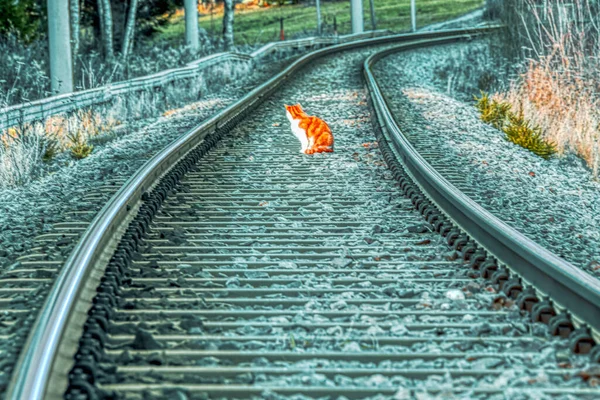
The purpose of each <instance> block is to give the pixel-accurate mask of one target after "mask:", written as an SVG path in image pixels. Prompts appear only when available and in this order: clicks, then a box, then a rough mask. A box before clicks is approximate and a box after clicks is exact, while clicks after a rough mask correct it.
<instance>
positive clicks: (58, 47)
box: [47, 0, 73, 94]
mask: <svg viewBox="0 0 600 400" xmlns="http://www.w3.org/2000/svg"><path fill="white" fill-rule="evenodd" d="M47 5H48V42H49V43H48V44H49V50H50V87H51V89H52V93H53V94H56V93H70V92H72V91H73V64H72V61H71V32H70V31H69V1H68V0H48V4H47Z"/></svg>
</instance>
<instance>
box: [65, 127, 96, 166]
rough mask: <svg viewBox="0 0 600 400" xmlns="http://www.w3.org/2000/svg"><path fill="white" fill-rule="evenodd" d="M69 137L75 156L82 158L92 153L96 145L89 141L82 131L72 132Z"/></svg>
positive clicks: (72, 153)
mask: <svg viewBox="0 0 600 400" xmlns="http://www.w3.org/2000/svg"><path fill="white" fill-rule="evenodd" d="M67 137H68V139H69V141H70V142H71V156H72V157H73V158H75V159H76V160H81V159H83V158H86V157H87V156H89V155H90V154H92V151H93V150H94V146H92V145H91V144H88V143H87V141H86V140H85V138H84V137H83V135H82V134H81V131H77V132H75V133H70V134H69V135H68V136H67Z"/></svg>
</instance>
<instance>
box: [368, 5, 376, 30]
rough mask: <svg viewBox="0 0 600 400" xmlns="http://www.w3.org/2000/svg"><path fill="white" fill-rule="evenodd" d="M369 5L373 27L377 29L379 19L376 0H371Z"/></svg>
mask: <svg viewBox="0 0 600 400" xmlns="http://www.w3.org/2000/svg"><path fill="white" fill-rule="evenodd" d="M369 7H370V8H371V28H372V29H373V30H374V31H376V30H377V21H376V20H375V4H374V0H369Z"/></svg>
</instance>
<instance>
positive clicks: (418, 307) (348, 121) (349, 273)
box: [98, 49, 593, 400]
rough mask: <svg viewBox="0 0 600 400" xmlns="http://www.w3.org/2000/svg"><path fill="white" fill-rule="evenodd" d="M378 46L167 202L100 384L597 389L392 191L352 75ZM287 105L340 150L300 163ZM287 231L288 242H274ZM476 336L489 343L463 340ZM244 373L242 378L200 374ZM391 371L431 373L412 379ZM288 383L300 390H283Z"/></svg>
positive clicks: (288, 91)
mask: <svg viewBox="0 0 600 400" xmlns="http://www.w3.org/2000/svg"><path fill="white" fill-rule="evenodd" d="M373 51H374V49H368V50H361V51H352V52H346V53H343V54H339V55H336V56H335V57H327V58H325V59H321V60H318V61H316V62H314V63H312V64H311V66H310V68H307V69H306V70H305V71H303V72H302V73H299V74H298V75H297V76H295V77H294V78H293V79H290V80H289V81H288V83H287V85H286V86H285V87H284V88H282V90H280V91H278V92H277V93H276V94H274V95H273V97H272V98H271V99H269V100H267V101H265V103H264V104H263V105H261V107H260V108H259V109H258V110H256V112H255V113H252V114H251V115H250V116H249V117H247V118H246V119H245V120H243V121H241V122H240V123H239V124H238V125H237V127H236V128H235V129H233V131H232V132H231V133H230V134H228V135H227V136H226V137H224V138H223V139H222V140H221V142H220V143H219V144H217V145H216V146H215V148H213V149H212V150H211V151H210V152H209V153H208V154H206V155H205V156H204V158H203V161H202V162H201V163H200V165H199V168H198V169H197V170H195V171H193V172H190V174H188V175H187V176H186V177H184V178H183V179H182V181H181V183H180V185H179V186H178V188H177V191H174V192H173V193H172V194H170V195H169V196H168V197H167V199H166V200H165V202H164V203H163V205H162V208H161V210H160V211H159V212H158V213H157V215H156V216H155V219H154V221H153V223H152V226H151V229H150V230H149V233H148V237H147V239H146V244H145V246H142V247H141V248H140V249H139V250H138V253H137V254H135V255H134V260H135V262H134V263H133V264H132V271H131V272H132V273H131V279H132V281H131V284H130V285H129V286H128V287H127V288H126V290H124V297H125V299H126V301H127V303H126V304H123V305H122V309H121V310H119V311H118V312H116V313H115V314H114V315H113V316H112V319H111V325H110V329H109V333H110V336H111V338H117V337H120V342H119V343H112V345H113V346H114V347H112V348H113V349H114V351H112V352H111V353H110V357H111V359H110V360H111V362H114V364H115V365H116V366H118V368H113V369H110V368H108V370H110V371H115V370H116V371H117V372H116V373H112V372H111V373H108V374H107V375H106V376H103V377H101V378H98V381H99V384H100V385H103V386H104V387H105V388H106V387H107V388H108V390H115V391H116V392H117V393H118V394H120V395H122V397H123V398H125V399H132V400H133V399H135V400H141V399H155V398H156V399H159V398H165V397H167V396H168V394H166V389H165V388H171V389H172V390H179V388H180V387H181V388H182V389H181V390H180V392H179V393H178V394H177V395H172V396H171V397H176V396H179V397H180V398H190V399H194V398H203V396H206V393H202V391H201V390H197V391H196V392H194V390H189V391H188V390H186V389H185V387H186V384H189V383H191V382H194V383H196V384H207V385H222V386H223V387H225V386H227V387H228V388H229V389H231V387H232V386H235V385H248V386H249V388H251V389H253V390H256V389H257V388H258V389H259V390H261V389H262V390H263V392H262V393H261V394H260V396H258V395H256V396H254V398H268V399H284V398H311V396H310V395H308V394H306V393H310V392H309V391H308V389H309V388H315V387H317V388H319V387H322V388H329V389H333V390H334V391H335V390H338V391H339V393H336V394H335V395H332V396H330V397H326V396H325V395H323V396H322V397H319V398H340V399H341V398H346V397H344V396H346V394H347V393H348V391H344V392H342V390H348V388H350V389H349V391H352V390H354V391H356V392H357V393H358V391H359V390H361V389H362V390H364V389H369V388H376V390H379V391H382V392H385V393H391V395H385V396H384V395H383V394H382V395H380V396H379V397H378V398H382V399H383V398H386V399H387V398H395V399H404V398H406V399H410V398H423V399H428V398H465V399H466V398H468V399H490V398H492V399H498V400H500V399H507V398H509V399H528V398H539V399H543V398H550V396H545V395H544V394H536V393H535V391H540V390H542V389H548V388H558V389H560V390H563V389H564V390H566V391H568V390H570V389H573V390H579V389H581V390H584V389H589V388H591V384H589V383H588V382H586V381H585V380H584V379H583V378H582V377H583V375H580V374H579V373H580V372H581V371H582V370H581V369H580V368H585V367H586V362H587V360H588V359H587V358H586V357H585V356H579V355H574V354H571V353H570V351H569V349H568V340H565V339H561V338H557V337H551V336H550V334H549V333H548V329H547V326H546V325H543V324H539V323H538V324H535V323H532V322H531V320H530V318H528V316H527V315H524V314H523V313H521V312H520V311H519V310H518V307H517V306H516V305H515V304H514V302H513V301H510V300H509V299H506V298H503V299H504V300H506V301H505V302H502V301H500V302H496V299H497V298H498V297H499V296H501V295H500V294H499V293H497V291H496V289H495V288H494V287H493V285H491V284H490V283H489V282H486V281H484V280H483V279H481V278H474V279H472V278H471V277H470V276H469V272H470V271H469V269H468V268H466V266H465V265H464V263H463V261H462V260H461V259H457V254H456V253H454V252H452V251H450V249H449V248H448V246H447V245H446V243H445V242H444V240H443V238H442V237H441V236H440V235H438V234H437V233H435V232H433V229H432V227H431V226H430V225H428V224H426V223H425V222H424V220H423V217H422V216H421V215H419V213H417V212H416V210H415V209H414V207H413V206H412V204H411V203H410V202H409V201H408V200H407V199H406V198H405V197H403V196H402V194H401V191H400V189H399V188H398V185H397V182H396V181H395V180H394V179H393V176H392V175H391V173H390V170H389V169H387V168H386V166H385V164H384V162H383V157H382V154H381V152H380V151H379V149H378V144H377V143H376V142H375V135H374V132H373V128H372V125H371V122H370V118H371V116H370V114H369V111H368V107H367V103H366V92H365V90H364V88H363V83H362V80H361V61H363V60H364V59H365V57H366V56H367V55H368V54H369V53H371V52H373ZM295 102H300V103H301V104H302V105H303V107H304V108H305V109H306V110H307V112H309V113H311V114H315V115H318V116H320V117H322V118H323V119H325V120H326V121H327V122H328V124H330V126H331V128H332V131H333V132H334V135H335V152H334V153H328V154H315V155H313V156H310V157H308V156H305V155H303V154H299V153H298V150H299V145H298V143H297V141H296V139H295V138H294V137H293V136H292V134H291V132H290V130H289V123H287V121H286V120H285V117H284V109H283V104H290V103H292V104H293V103H295ZM217 192H218V194H219V197H213V196H215V195H216V194H217ZM249 193H251V194H249ZM348 201H350V202H352V203H353V202H357V203H358V204H349V205H346V204H345V203H346V202H348ZM230 207H233V208H234V211H231V208H230ZM174 223H176V224H177V226H178V231H177V232H174V230H175V229H172V228H171V227H172V226H173V225H172V224H174ZM338 224H339V225H340V226H337V225H338ZM342 224H346V226H344V227H343V228H342V226H343V225H342ZM334 228H335V230H334V232H332V229H334ZM282 234H285V235H290V237H291V238H292V239H291V240H289V243H285V244H281V243H279V242H277V240H280V239H281V236H280V235H282ZM307 239H308V240H317V243H316V244H315V243H311V244H306V243H302V242H301V241H302V240H307ZM233 240H238V241H240V243H235V244H233V243H232V241H233ZM260 240H263V242H260ZM264 242H269V243H266V244H265V243H264ZM177 246H178V247H177ZM257 263H260V267H258V266H257ZM365 269H370V270H368V271H365ZM311 270H312V271H311ZM411 271H412V272H411ZM407 272H408V274H407ZM411 273H414V275H411ZM427 278H430V279H431V280H430V281H423V280H422V279H427ZM240 291H241V293H240ZM316 291H320V292H319V294H316V293H315V292H316ZM250 292H252V293H250ZM242 296H243V297H242ZM184 300H185V301H184ZM236 300H237V301H236ZM286 300H287V301H290V300H291V301H296V303H286ZM261 301H262V302H261ZM175 310H177V312H175ZM417 324H425V325H426V326H427V327H426V328H425V329H421V330H419V329H414V327H415V325H417ZM443 324H463V325H466V326H467V328H466V329H464V328H460V329H459V328H456V329H455V328H448V327H447V326H443ZM319 325H325V326H323V327H319ZM453 326H456V325H453ZM168 335H172V336H170V338H169V336H168ZM175 335H179V336H175ZM469 337H470V338H477V339H481V342H480V343H479V342H478V343H465V342H461V341H462V340H463V339H465V338H469ZM495 337H501V338H502V339H500V340H496V339H494V338H495ZM240 339H245V340H240ZM398 339H400V340H408V341H409V342H410V341H411V340H412V342H410V343H406V342H405V343H399V342H398V341H397V340H398ZM504 339H506V340H504ZM228 352H233V355H231V354H232V353H228ZM420 352H422V353H425V355H420V354H419V353H420ZM374 353H381V354H382V357H381V358H380V359H379V358H377V357H372V356H373V355H374ZM415 353H416V354H415ZM281 354H283V355H281ZM404 355H410V357H407V358H405V359H403V356H404ZM138 367H139V368H140V369H139V370H137V371H136V370H135V368H138ZM162 367H165V368H162ZM169 367H178V368H180V369H179V370H178V371H173V370H171V373H168V372H166V371H167V370H168V368H169ZM238 367H243V368H246V369H247V370H246V371H247V372H244V373H237V374H217V373H215V374H213V375H208V374H203V373H202V372H201V371H199V370H198V368H238ZM127 368H130V369H129V370H127ZM350 368H354V369H360V370H361V372H360V373H359V374H356V375H352V374H351V373H350V372H349V371H348V370H349V369H350ZM273 369H278V370H279V372H275V373H273V372H269V371H272V370H273ZM390 369H398V370H405V369H411V370H412V369H415V370H422V371H426V372H425V373H424V376H423V377H416V378H412V377H410V376H408V374H403V373H402V372H399V373H397V372H392V373H390V372H389V370H390ZM324 370H327V371H332V370H333V372H326V371H324ZM362 370H364V372H362ZM433 370H435V371H436V372H431V371H433ZM451 370H454V371H457V373H456V374H455V375H454V376H453V375H452V374H451V373H450V371H451ZM488 370H491V371H490V372H489V373H488ZM427 371H429V372H427ZM437 371H442V372H441V373H440V372H437ZM478 371H483V372H482V373H481V374H479V375H478V374H477V372H478ZM382 372H383V373H382ZM470 373H473V374H472V375H469V374H470ZM461 374H465V376H461ZM134 384H140V385H147V386H144V389H146V388H147V390H137V391H134V390H131V389H130V388H131V387H132V386H130V385H134ZM152 385H160V386H157V387H155V388H156V389H153V386H152ZM272 388H273V390H271V389H272ZM289 388H299V389H298V390H296V391H297V392H298V393H301V394H297V395H293V396H286V395H284V394H281V389H284V390H285V389H289ZM400 388H401V389H400ZM439 389H442V392H441V393H440V394H439V395H438V394H437V392H436V391H438V390H439ZM294 390H295V389H294ZM485 390H491V391H494V390H496V391H497V390H500V391H501V392H503V393H500V394H495V395H490V394H487V393H485ZM453 391H458V392H459V394H457V395H454V393H453ZM415 392H422V396H421V397H414V396H413V394H414V393H415ZM482 392H483V393H482ZM530 394H531V396H530ZM220 395H221V393H218V394H217V395H216V396H214V397H216V398H219V396H220ZM354 395H355V396H356V393H354ZM359 396H360V395H359ZM591 396H593V394H592V395H591ZM591 396H587V398H590V399H591V398H592V397H591ZM210 397H213V396H212V395H211V396H210ZM223 397H225V395H223ZM232 397H233V396H232ZM314 397H317V396H314ZM314 397H313V398H314ZM348 397H350V396H348ZM365 397H366V396H365ZM229 398H231V397H229ZM557 398H565V399H566V398H572V397H569V396H568V395H565V396H562V397H559V396H557ZM580 398H586V396H585V395H582V396H581V397H580Z"/></svg>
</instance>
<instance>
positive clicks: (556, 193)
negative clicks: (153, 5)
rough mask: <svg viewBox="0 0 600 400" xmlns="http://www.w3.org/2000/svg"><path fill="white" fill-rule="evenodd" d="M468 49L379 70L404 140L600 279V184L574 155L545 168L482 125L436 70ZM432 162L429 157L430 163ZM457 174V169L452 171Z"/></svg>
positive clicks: (437, 51) (430, 52)
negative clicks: (453, 93) (432, 156)
mask: <svg viewBox="0 0 600 400" xmlns="http://www.w3.org/2000/svg"><path fill="white" fill-rule="evenodd" d="M468 46H481V44H480V43H478V42H472V43H468V44H464V43H463V44H452V45H444V46H436V47H429V48H423V49H419V50H411V51H405V52H401V53H397V54H393V55H391V56H389V57H387V58H385V59H383V60H381V61H380V62H379V63H378V64H377V65H376V66H375V68H374V72H375V76H376V79H377V80H378V81H379V82H380V84H381V87H382V90H383V92H384V94H385V96H386V99H387V100H388V104H389V106H390V108H391V110H392V112H393V113H394V116H395V118H396V121H397V122H398V126H399V127H400V129H401V130H402V132H403V133H404V134H405V135H407V136H408V138H409V139H410V140H411V141H412V142H413V143H414V144H415V146H416V147H417V149H418V150H419V151H421V152H435V153H436V154H435V162H436V163H438V164H439V165H442V166H446V167H444V168H440V169H439V170H440V172H441V174H442V175H444V171H445V170H452V171H453V172H454V171H460V174H461V175H462V176H461V179H460V180H459V181H458V183H456V184H457V186H458V187H459V189H461V190H465V191H469V193H470V195H471V196H472V197H473V199H474V200H475V201H477V202H478V203H479V204H481V205H482V206H483V207H484V208H486V209H487V210H489V211H490V212H492V213H493V214H495V215H496V216H497V217H499V218H500V219H501V220H503V221H505V222H506V223H508V224H509V225H511V226H512V227H514V228H515V229H517V230H518V231H520V232H522V233H523V234H525V235H526V236H528V237H529V238H530V239H532V240H534V241H536V242H537V243H539V244H540V245H542V246H543V247H546V248H547V249H549V250H550V251H552V252H553V253H555V254H557V255H559V256H560V257H562V258H564V259H566V260H567V261H569V262H571V263H573V264H574V265H576V266H578V267H579V268H581V269H583V270H584V271H586V272H588V273H590V274H591V275H593V276H595V277H600V182H598V181H594V180H593V178H592V174H591V172H590V171H589V169H587V168H586V167H585V166H584V163H583V161H582V160H580V159H578V158H577V157H575V156H574V155H566V156H564V157H555V158H552V159H551V160H544V159H542V158H541V157H538V156H536V155H534V154H532V153H531V152H529V151H528V150H526V149H523V148H522V147H520V146H517V145H515V144H513V143H510V142H508V141H507V140H505V139H504V133H502V132H501V131H499V130H497V129H495V128H493V127H491V126H489V125H487V124H485V123H483V122H482V121H481V120H480V119H479V115H478V111H477V110H476V108H475V107H474V103H472V102H468V101H464V97H466V96H461V100H463V101H461V100H457V99H455V98H453V97H452V96H450V95H448V94H447V93H446V90H447V87H448V84H447V82H444V81H442V80H440V79H439V77H437V76H435V74H434V68H435V67H436V66H442V65H444V63H446V62H448V59H450V58H453V59H456V58H458V59H460V55H465V54H467V51H466V50H467V49H468ZM426 158H427V157H426ZM447 166H451V167H452V168H447Z"/></svg>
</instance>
